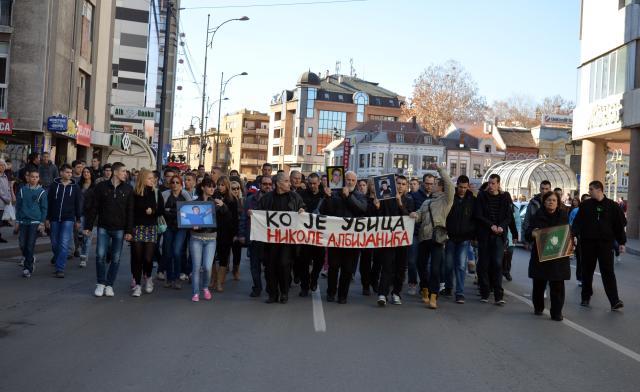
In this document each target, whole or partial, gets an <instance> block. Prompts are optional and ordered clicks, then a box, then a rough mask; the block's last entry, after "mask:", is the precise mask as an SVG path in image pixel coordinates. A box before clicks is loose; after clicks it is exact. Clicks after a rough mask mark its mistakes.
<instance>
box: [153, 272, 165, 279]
mask: <svg viewBox="0 0 640 392" xmlns="http://www.w3.org/2000/svg"><path fill="white" fill-rule="evenodd" d="M156 279H158V280H165V279H167V276H166V275H165V274H164V272H158V273H157V274H156Z"/></svg>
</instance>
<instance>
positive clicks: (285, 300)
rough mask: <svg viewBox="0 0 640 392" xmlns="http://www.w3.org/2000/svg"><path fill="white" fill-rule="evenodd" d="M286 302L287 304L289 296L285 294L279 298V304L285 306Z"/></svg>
mask: <svg viewBox="0 0 640 392" xmlns="http://www.w3.org/2000/svg"><path fill="white" fill-rule="evenodd" d="M287 302H289V296H288V295H287V294H282V295H281V296H280V303H281V304H286V303H287Z"/></svg>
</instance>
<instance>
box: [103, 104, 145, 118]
mask: <svg viewBox="0 0 640 392" xmlns="http://www.w3.org/2000/svg"><path fill="white" fill-rule="evenodd" d="M111 115H113V116H114V117H118V118H126V119H129V120H155V118H156V110H155V109H154V108H146V107H138V106H112V107H111Z"/></svg>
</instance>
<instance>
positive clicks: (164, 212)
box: [0, 153, 626, 320]
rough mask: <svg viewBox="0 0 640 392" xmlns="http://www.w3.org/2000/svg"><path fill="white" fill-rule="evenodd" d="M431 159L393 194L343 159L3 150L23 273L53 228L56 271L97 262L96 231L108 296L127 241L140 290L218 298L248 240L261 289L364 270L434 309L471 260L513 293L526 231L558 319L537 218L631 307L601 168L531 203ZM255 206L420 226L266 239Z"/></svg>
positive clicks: (7, 215)
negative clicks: (21, 155)
mask: <svg viewBox="0 0 640 392" xmlns="http://www.w3.org/2000/svg"><path fill="white" fill-rule="evenodd" d="M431 169H433V173H434V174H426V175H424V177H423V178H421V179H419V178H407V177H405V176H403V175H396V176H395V181H396V184H395V185H396V196H395V198H387V199H380V198H379V197H377V195H376V190H375V187H374V184H373V181H372V180H371V179H366V178H360V179H359V178H357V175H356V173H354V172H351V171H348V172H346V173H344V186H343V187H342V188H341V189H332V188H331V186H330V183H329V181H332V179H330V178H328V177H327V175H325V174H319V173H311V174H309V175H307V176H306V177H305V176H304V175H303V174H302V173H301V172H299V171H296V170H293V171H291V172H290V173H285V172H284V171H278V172H276V173H273V172H272V166H271V165H270V164H269V163H264V164H263V166H262V173H261V175H259V176H258V177H257V178H256V180H255V181H253V182H245V181H244V180H243V179H241V177H240V176H239V173H238V172H237V171H235V170H231V171H230V172H229V173H223V171H222V170H221V169H220V168H218V167H214V168H213V170H212V171H211V172H206V171H205V168H204V166H202V165H201V166H200V167H199V168H198V169H197V170H186V171H180V170H178V169H177V168H172V167H167V168H166V169H164V172H162V173H159V172H157V171H152V170H147V169H144V168H142V169H140V170H136V169H131V170H128V168H127V167H126V166H125V165H124V164H122V163H120V162H115V163H112V164H104V165H102V164H101V162H100V160H99V159H97V158H94V159H92V161H91V163H90V164H89V165H86V164H85V162H83V161H81V160H76V161H73V162H72V163H71V164H66V163H65V164H63V165H61V166H60V167H56V165H54V164H53V163H52V162H51V161H50V160H49V156H48V154H47V153H42V154H37V153H33V154H31V155H29V159H28V162H27V163H26V164H25V165H24V167H23V168H22V169H21V170H19V171H18V172H16V173H13V172H12V170H11V167H10V165H9V164H8V163H7V162H5V161H3V160H0V210H2V212H1V213H0V216H2V219H3V221H13V222H14V223H13V226H14V232H15V233H16V234H18V241H19V245H20V249H21V251H22V255H23V258H22V260H21V262H20V265H21V268H22V276H23V277H25V278H30V277H31V276H32V274H33V273H34V272H35V270H36V264H37V263H36V257H35V255H34V247H35V243H36V239H37V238H38V237H39V236H43V235H48V236H50V238H51V250H52V252H53V257H52V258H51V260H50V264H51V265H52V270H51V271H52V274H53V276H55V277H57V278H64V276H65V272H66V271H67V270H68V264H69V263H70V260H74V259H75V258H78V259H79V267H81V268H84V267H86V266H87V260H88V258H89V253H90V249H91V244H92V242H93V237H95V241H96V247H95V263H96V287H95V290H94V294H95V296H97V297H102V296H107V297H112V296H114V295H115V292H114V283H115V281H116V279H117V276H118V273H119V266H120V259H121V254H122V252H123V251H125V249H126V248H127V247H126V246H125V244H129V246H128V249H129V251H130V252H131V257H130V260H131V263H130V267H131V269H130V273H131V295H132V296H133V297H140V296H141V295H142V293H143V292H144V293H147V294H150V293H152V292H154V290H155V284H157V283H158V282H159V281H160V282H164V287H166V288H172V289H178V290H179V289H182V288H183V286H184V285H188V284H189V283H190V285H191V288H192V290H191V300H192V301H194V302H197V301H200V300H201V299H204V300H211V299H212V297H213V293H214V292H218V293H221V292H223V291H224V287H225V280H226V279H227V277H228V275H229V273H231V276H232V279H234V280H238V279H240V269H239V268H240V263H241V261H242V260H243V249H246V256H247V259H248V261H249V265H250V271H251V279H252V290H251V293H250V296H251V297H254V298H260V297H262V295H263V291H264V292H266V302H267V303H276V302H279V303H286V302H287V301H288V299H289V291H290V288H291V287H293V286H294V285H299V288H300V291H299V296H300V297H307V296H309V295H310V292H312V291H316V290H318V281H319V279H320V277H321V276H325V277H326V278H327V290H326V300H327V301H328V302H337V303H341V304H344V303H347V300H348V297H349V294H350V284H351V282H352V281H353V280H354V279H355V278H356V272H359V278H360V282H361V284H362V295H364V296H371V295H372V294H374V293H375V296H376V297H375V298H376V300H377V304H378V305H380V306H385V305H387V303H391V304H394V305H400V304H402V297H403V295H404V294H405V293H406V294H407V295H409V296H415V295H418V296H419V297H420V298H421V299H422V301H423V302H424V304H425V305H426V306H427V307H429V308H431V309H437V308H438V299H439V298H441V297H451V298H452V299H453V300H454V301H455V302H456V303H458V304H464V303H465V300H466V298H465V294H468V292H469V290H465V281H466V278H467V276H468V274H474V275H475V276H476V281H475V282H474V283H477V286H478V290H479V296H480V301H481V302H483V303H486V302H489V300H490V299H491V297H493V302H494V303H495V304H496V305H499V306H503V305H505V295H504V289H503V287H502V286H503V279H506V280H507V281H510V280H511V279H512V277H511V260H512V257H513V252H514V246H515V245H516V244H517V243H520V244H523V245H524V246H525V247H526V248H527V249H529V250H530V251H531V256H530V261H529V268H528V276H529V278H531V279H532V286H533V288H532V302H533V305H534V312H535V314H536V315H539V314H542V313H543V311H544V308H545V299H544V298H545V292H546V288H547V286H548V287H549V297H550V304H551V307H550V314H551V318H552V319H554V320H562V307H563V304H564V296H565V287H564V281H566V280H570V279H571V276H572V273H571V267H570V258H569V257H568V256H567V257H563V258H560V259H556V260H554V261H552V262H541V261H540V258H539V255H538V250H537V247H536V244H535V242H536V240H537V237H536V235H535V231H536V230H538V229H544V228H548V227H554V226H559V225H567V224H568V225H570V227H571V238H572V239H573V240H574V242H575V260H576V278H577V280H578V281H579V282H580V285H581V290H582V293H581V295H582V301H581V305H582V306H589V303H590V299H591V296H592V295H593V290H592V281H593V275H594V271H595V268H596V265H598V264H599V267H600V273H601V275H602V282H603V285H604V289H605V293H606V295H607V298H608V299H609V302H610V304H611V309H612V310H619V309H621V308H622V307H623V303H622V301H621V300H620V298H619V297H618V290H617V286H616V278H615V273H614V257H615V256H614V255H616V256H619V253H620V252H624V251H625V243H626V236H625V226H626V219H625V211H624V208H625V207H624V206H623V205H621V204H618V203H616V202H614V201H612V200H610V199H608V198H607V197H606V196H605V194H604V187H603V184H602V183H601V182H599V181H593V182H592V183H591V184H590V185H589V193H588V194H584V195H582V197H581V198H577V197H574V198H571V197H566V196H565V195H564V194H563V192H562V190H561V189H555V190H552V184H551V183H550V182H549V181H543V182H542V183H541V184H540V193H539V194H537V195H535V196H534V197H533V198H532V199H531V200H530V201H529V202H528V203H527V204H523V203H520V202H521V201H523V200H522V199H521V198H520V197H515V199H514V198H512V196H511V195H510V194H509V193H508V192H505V191H504V190H503V189H502V188H501V185H500V177H499V176H498V175H496V174H492V175H491V176H490V177H489V180H488V182H486V183H484V184H482V186H481V187H480V189H478V190H476V191H475V192H474V190H473V189H471V188H472V187H471V183H470V180H469V178H467V177H466V176H464V175H461V176H459V177H458V178H457V180H456V183H455V184H454V183H453V182H452V180H451V178H450V176H449V175H448V173H447V171H446V170H445V168H444V167H443V166H437V165H434V166H432V167H431ZM436 172H437V173H438V174H437V175H436V174H435V173H436ZM191 201H199V202H206V203H211V206H212V208H213V210H215V221H216V222H217V224H216V227H210V226H208V225H205V224H202V226H198V225H197V224H196V225H192V226H191V227H190V228H184V227H180V224H179V220H180V219H179V215H180V214H181V212H180V211H179V205H180V203H183V202H191ZM514 202H515V203H514ZM257 210H268V211H294V212H307V213H314V214H321V215H328V216H337V217H367V216H369V217H375V216H409V217H411V218H413V219H414V221H415V230H414V237H413V242H412V244H411V245H410V246H401V247H386V248H377V249H372V248H366V249H357V248H337V247H329V248H323V247H318V246H313V245H291V244H281V243H278V244H276V243H265V242H258V241H254V240H252V239H251V235H250V233H251V215H252V212H253V211H257ZM194 222H195V221H194ZM0 241H2V242H6V241H7V240H6V239H3V238H1V237H0ZM156 266H157V267H156ZM154 268H155V273H154ZM407 275H408V276H407ZM405 281H406V285H407V286H406V288H405V286H404V285H405ZM263 283H264V284H263ZM405 289H406V291H405Z"/></svg>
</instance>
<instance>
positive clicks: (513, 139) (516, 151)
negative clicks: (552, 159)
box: [491, 126, 539, 161]
mask: <svg viewBox="0 0 640 392" xmlns="http://www.w3.org/2000/svg"><path fill="white" fill-rule="evenodd" d="M491 134H492V135H493V138H494V139H495V141H496V145H497V147H498V148H499V149H500V150H503V151H504V152H505V157H504V159H505V160H507V161H521V160H525V159H537V158H538V157H539V150H538V145H537V144H536V141H535V140H534V139H533V136H532V135H531V130H530V129H528V128H519V127H500V126H493V128H492V131H491Z"/></svg>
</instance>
